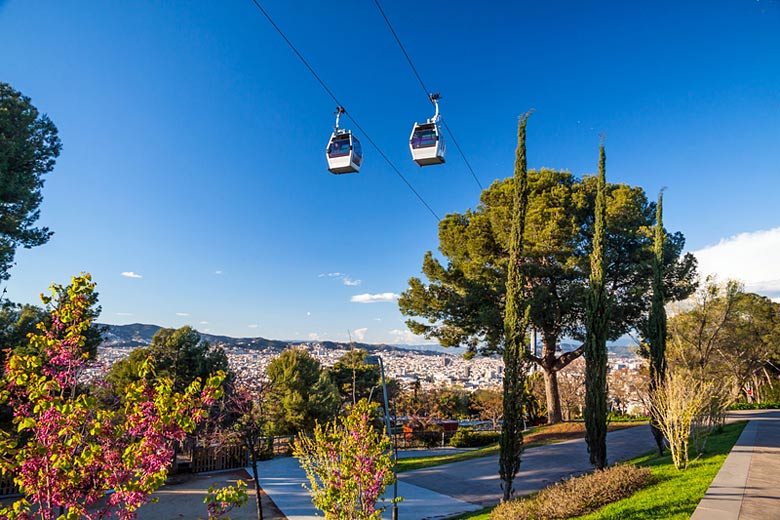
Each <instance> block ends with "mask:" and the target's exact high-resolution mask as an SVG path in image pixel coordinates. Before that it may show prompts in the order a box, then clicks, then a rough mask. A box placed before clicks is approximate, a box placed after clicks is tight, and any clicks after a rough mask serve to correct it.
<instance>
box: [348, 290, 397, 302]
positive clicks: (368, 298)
mask: <svg viewBox="0 0 780 520" xmlns="http://www.w3.org/2000/svg"><path fill="white" fill-rule="evenodd" d="M398 298H400V295H398V294H395V293H391V292H385V293H379V294H369V293H364V294H356V295H355V296H353V297H352V298H351V299H350V301H352V302H354V303H382V302H394V301H395V300H397V299H398Z"/></svg>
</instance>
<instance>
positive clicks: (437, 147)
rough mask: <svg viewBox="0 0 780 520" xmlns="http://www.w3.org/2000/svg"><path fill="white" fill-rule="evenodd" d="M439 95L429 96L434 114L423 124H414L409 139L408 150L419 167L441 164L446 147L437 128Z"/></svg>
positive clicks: (439, 129)
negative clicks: (433, 106)
mask: <svg viewBox="0 0 780 520" xmlns="http://www.w3.org/2000/svg"><path fill="white" fill-rule="evenodd" d="M438 100H439V95H438V94H431V101H432V102H433V104H434V105H435V106H436V113H435V114H434V115H433V117H432V118H431V119H429V120H428V121H427V122H425V123H414V127H413V128H412V135H411V136H410V137H409V149H410V150H411V151H412V159H414V162H416V163H417V164H419V165H420V166H429V165H431V164H442V163H443V162H444V152H445V151H446V145H445V143H444V136H443V135H442V132H441V128H440V127H439V119H440V116H439V101H438Z"/></svg>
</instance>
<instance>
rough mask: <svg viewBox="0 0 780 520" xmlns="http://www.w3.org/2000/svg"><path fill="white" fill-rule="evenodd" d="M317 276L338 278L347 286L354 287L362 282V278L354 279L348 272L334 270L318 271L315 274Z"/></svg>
mask: <svg viewBox="0 0 780 520" xmlns="http://www.w3.org/2000/svg"><path fill="white" fill-rule="evenodd" d="M317 277H318V278H340V279H341V283H343V284H344V285H346V286H348V287H356V286H358V285H360V284H361V283H363V280H356V279H354V278H352V277H351V276H349V275H348V274H346V273H342V272H339V271H334V272H332V273H320V274H318V275H317Z"/></svg>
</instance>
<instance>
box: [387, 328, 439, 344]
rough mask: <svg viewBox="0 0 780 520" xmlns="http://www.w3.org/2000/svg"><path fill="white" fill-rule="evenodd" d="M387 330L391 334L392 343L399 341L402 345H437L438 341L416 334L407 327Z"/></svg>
mask: <svg viewBox="0 0 780 520" xmlns="http://www.w3.org/2000/svg"><path fill="white" fill-rule="evenodd" d="M388 332H389V333H390V335H391V336H393V343H401V344H404V345H425V344H429V345H438V343H439V342H438V341H436V340H433V339H427V338H425V337H424V336H418V335H417V334H414V333H412V331H411V330H409V329H393V330H390V331H388Z"/></svg>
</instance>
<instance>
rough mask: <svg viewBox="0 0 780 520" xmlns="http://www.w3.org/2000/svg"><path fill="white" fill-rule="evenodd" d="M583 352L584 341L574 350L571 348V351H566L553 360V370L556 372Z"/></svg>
mask: <svg viewBox="0 0 780 520" xmlns="http://www.w3.org/2000/svg"><path fill="white" fill-rule="evenodd" d="M583 352H585V343H583V344H582V345H580V346H579V347H577V348H576V349H575V350H572V351H571V352H566V353H565V354H562V355H561V356H560V357H559V358H558V359H556V360H555V364H554V365H553V367H552V368H553V371H554V372H557V371H559V370H561V369H563V368H565V367H566V365H568V364H569V363H571V362H572V361H574V360H575V359H577V358H578V357H580V356H581V355H582V353H583Z"/></svg>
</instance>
